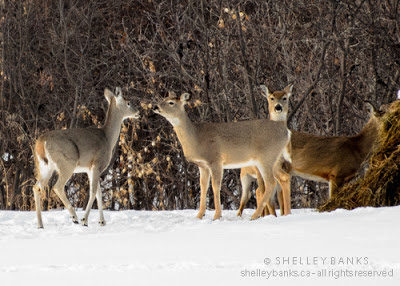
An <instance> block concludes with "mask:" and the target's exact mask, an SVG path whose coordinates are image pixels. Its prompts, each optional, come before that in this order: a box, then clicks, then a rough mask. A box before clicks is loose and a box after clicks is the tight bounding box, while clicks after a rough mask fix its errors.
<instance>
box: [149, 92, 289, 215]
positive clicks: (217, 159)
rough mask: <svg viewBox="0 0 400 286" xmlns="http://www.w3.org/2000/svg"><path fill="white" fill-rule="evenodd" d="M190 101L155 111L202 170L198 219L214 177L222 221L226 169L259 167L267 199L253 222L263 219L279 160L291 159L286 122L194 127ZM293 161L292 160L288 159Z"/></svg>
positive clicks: (168, 102) (173, 99) (174, 100)
mask: <svg viewBox="0 0 400 286" xmlns="http://www.w3.org/2000/svg"><path fill="white" fill-rule="evenodd" d="M189 100H190V95H189V94H188V93H184V94H182V95H181V96H180V97H177V96H176V95H175V93H173V92H170V94H169V96H168V97H167V98H166V99H164V100H163V101H162V102H160V103H159V104H158V105H156V106H155V107H154V109H153V111H154V112H155V113H157V114H160V115H162V116H163V117H165V118H166V119H167V120H168V121H169V122H170V123H171V124H172V126H173V127H174V130H175V132H176V134H177V136H178V139H179V141H180V143H181V145H182V148H183V152H184V155H185V157H186V159H187V160H188V161H189V162H193V163H195V164H196V165H197V166H198V167H199V170H200V188H201V196H200V210H199V213H198V215H197V218H199V219H201V218H203V216H204V214H205V211H206V197H207V190H208V187H209V182H210V176H211V182H212V188H213V191H214V204H215V215H214V219H219V218H220V217H221V201H220V189H221V181H222V176H223V170H224V169H234V168H242V167H246V166H257V168H258V169H259V170H260V174H261V176H262V178H263V180H264V181H265V182H267V185H266V188H265V193H264V196H263V197H262V199H261V201H260V204H259V207H258V208H257V210H256V212H255V213H254V214H253V216H252V219H256V218H258V217H260V216H261V212H262V211H263V209H264V208H265V207H266V206H267V207H268V209H269V211H270V212H271V213H275V209H274V208H272V206H271V197H272V192H273V189H274V186H275V177H277V180H278V181H279V179H280V178H279V176H278V175H277V173H278V171H279V166H280V165H281V164H279V160H278V159H279V158H280V157H281V156H282V155H285V156H286V157H288V155H289V154H287V152H285V150H286V146H287V144H288V143H289V140H290V132H289V131H288V129H287V126H286V122H285V121H271V120H250V121H241V122H228V123H192V121H191V120H190V119H189V117H188V115H187V113H186V111H185V105H186V104H187V103H188V101H189ZM287 159H288V160H290V158H287Z"/></svg>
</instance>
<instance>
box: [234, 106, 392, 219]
mask: <svg viewBox="0 0 400 286" xmlns="http://www.w3.org/2000/svg"><path fill="white" fill-rule="evenodd" d="M371 107H372V106H371ZM372 108H373V107H372ZM389 108H390V105H384V106H382V107H381V109H380V110H376V109H375V108H373V110H372V112H371V117H370V119H369V121H368V122H367V124H366V125H365V126H364V128H363V129H362V130H361V132H360V133H359V134H357V135H355V136H319V135H313V134H309V133H305V132H299V131H292V136H291V145H292V164H291V166H290V170H289V173H290V175H296V176H300V177H302V178H304V179H310V180H314V181H319V182H328V183H329V195H330V196H331V195H332V194H333V193H334V192H335V191H336V190H337V189H338V188H340V187H341V186H343V184H345V183H347V182H348V181H350V180H351V179H353V178H354V176H355V174H356V172H357V171H358V170H359V168H360V167H361V164H362V163H363V162H364V161H365V160H366V158H367V157H368V155H370V153H371V152H372V151H373V149H374V146H375V144H376V143H377V139H378V135H379V130H380V128H381V124H382V122H381V120H380V117H381V116H382V115H383V114H384V113H385V112H386V111H387V110H388V109H389ZM241 176H249V177H252V178H255V177H257V170H256V169H255V168H246V169H242V172H241ZM253 180H254V179H253ZM289 183H290V180H289ZM262 185H263V184H262ZM278 187H279V186H278ZM262 191H263V189H262V188H260V192H261V193H262ZM277 191H278V200H279V204H280V208H281V213H282V210H283V208H284V204H285V203H284V202H283V199H282V195H281V192H280V190H279V189H278V190H277Z"/></svg>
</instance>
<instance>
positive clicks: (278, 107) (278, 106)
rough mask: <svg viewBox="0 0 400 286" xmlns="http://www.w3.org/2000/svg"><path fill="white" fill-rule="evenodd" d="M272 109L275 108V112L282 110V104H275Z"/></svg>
mask: <svg viewBox="0 0 400 286" xmlns="http://www.w3.org/2000/svg"><path fill="white" fill-rule="evenodd" d="M274 109H275V112H278V113H280V112H282V111H283V108H282V105H280V104H277V105H275V108H274Z"/></svg>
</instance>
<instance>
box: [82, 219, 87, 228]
mask: <svg viewBox="0 0 400 286" xmlns="http://www.w3.org/2000/svg"><path fill="white" fill-rule="evenodd" d="M81 224H82V226H88V224H87V222H86V219H85V218H83V219H81Z"/></svg>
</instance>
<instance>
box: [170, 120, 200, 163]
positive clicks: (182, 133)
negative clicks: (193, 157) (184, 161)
mask: <svg viewBox="0 0 400 286" xmlns="http://www.w3.org/2000/svg"><path fill="white" fill-rule="evenodd" d="M170 122H171V121H170ZM171 124H172V126H173V127H174V131H175V133H176V135H177V136H178V139H179V142H180V143H181V145H182V148H183V153H184V154H185V156H187V155H188V154H187V152H188V148H190V146H191V145H193V144H196V142H197V134H196V127H195V125H194V124H193V123H192V121H191V120H190V119H189V116H187V114H186V113H185V114H184V115H183V116H182V117H181V118H179V120H176V121H175V122H171Z"/></svg>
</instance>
